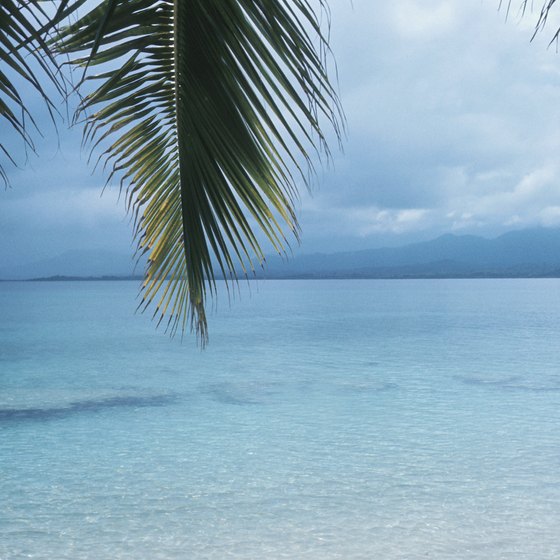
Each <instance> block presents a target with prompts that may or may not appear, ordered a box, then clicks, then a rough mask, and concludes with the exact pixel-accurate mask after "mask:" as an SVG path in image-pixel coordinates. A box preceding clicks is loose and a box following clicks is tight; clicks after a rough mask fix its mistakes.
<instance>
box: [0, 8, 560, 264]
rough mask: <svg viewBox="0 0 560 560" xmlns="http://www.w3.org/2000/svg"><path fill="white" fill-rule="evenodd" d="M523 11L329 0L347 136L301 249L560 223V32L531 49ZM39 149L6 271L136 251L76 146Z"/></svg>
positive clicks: (13, 213) (3, 225)
mask: <svg viewBox="0 0 560 560" xmlns="http://www.w3.org/2000/svg"><path fill="white" fill-rule="evenodd" d="M520 4H521V0H512V10H511V11H510V14H509V17H508V19H507V21H506V20H505V11H503V10H502V11H498V0H469V1H465V0H397V1H394V2H387V1H381V0H352V1H350V0H331V1H330V5H331V11H332V28H331V36H332V48H333V51H334V54H335V56H336V60H337V65H338V75H339V89H340V94H341V98H342V102H343V105H344V109H345V113H346V117H347V139H346V141H345V143H344V152H343V153H339V152H336V151H335V152H334V162H333V165H331V166H330V167H329V168H328V169H324V170H323V171H321V172H320V173H319V174H318V177H317V180H316V186H315V188H314V192H313V195H312V196H309V195H308V194H306V193H305V192H304V193H303V194H302V197H301V201H300V204H299V216H300V221H301V226H302V230H303V242H302V245H301V248H300V249H299V252H313V251H329V252H330V251H334V250H352V249H362V248H366V247H379V246H383V245H389V244H390V245H396V244H401V243H407V242H410V241H413V240H419V239H429V238H432V237H435V236H437V235H439V234H442V233H446V232H454V233H457V234H465V233H469V234H477V235H483V236H487V237H493V236H495V235H498V234H500V233H502V232H504V231H508V230H511V229H518V228H524V227H532V226H560V157H559V154H560V54H558V53H557V52H556V49H555V47H554V46H552V47H550V48H548V42H549V40H550V39H551V37H552V35H553V33H554V31H555V29H556V28H555V21H553V20H551V21H550V22H549V24H548V26H547V28H546V29H545V30H544V31H543V32H542V33H541V34H540V35H538V36H537V38H536V39H535V40H534V41H533V42H530V39H531V36H532V31H533V29H534V25H535V22H536V14H532V15H531V14H526V15H525V17H523V18H520V17H518V12H517V8H518V7H519V5H520ZM535 6H536V7H537V8H538V7H540V4H539V3H538V2H536V3H535ZM557 11H558V12H560V9H558V10H557ZM554 15H555V16H556V15H557V14H554ZM4 133H5V131H4ZM0 135H2V131H0ZM39 150H40V153H41V157H40V158H36V157H33V156H31V157H30V159H29V162H28V163H27V165H26V166H25V168H24V169H22V170H14V169H10V176H11V182H12V188H11V189H9V190H6V191H0V197H1V200H0V251H1V254H2V255H3V259H4V263H5V264H8V265H11V266H13V265H14V264H17V263H19V262H22V263H23V262H28V261H31V260H36V259H40V258H44V257H50V256H54V255H57V254H59V253H62V252H64V251H66V250H73V249H99V248H107V249H111V250H114V251H119V252H122V253H128V252H130V251H131V247H132V240H131V233H130V226H129V220H128V218H127V217H126V215H125V210H124V205H123V203H122V201H119V200H118V190H116V189H108V190H105V192H104V194H103V196H100V193H101V190H102V187H103V184H104V180H103V177H102V176H101V175H95V174H94V175H92V173H91V168H90V167H88V165H87V162H86V160H87V157H86V154H85V153H82V152H81V150H80V135H79V133H78V132H70V133H69V132H66V131H65V130H63V131H62V133H61V136H60V141H57V139H56V135H55V134H54V133H53V132H52V131H49V130H47V131H46V132H45V140H44V141H42V142H41V143H40V146H39Z"/></svg>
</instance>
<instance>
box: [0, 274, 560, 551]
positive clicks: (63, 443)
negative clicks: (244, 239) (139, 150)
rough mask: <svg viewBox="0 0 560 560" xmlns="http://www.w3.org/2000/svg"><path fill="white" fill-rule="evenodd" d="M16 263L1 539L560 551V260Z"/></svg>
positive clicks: (19, 546)
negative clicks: (153, 311) (201, 343)
mask: <svg viewBox="0 0 560 560" xmlns="http://www.w3.org/2000/svg"><path fill="white" fill-rule="evenodd" d="M136 291H137V285H136V283H135V282H76V283H73V282H60V283H56V282H50V283H0V559H2V560H12V559H23V558H33V559H49V560H65V559H72V560H81V559H91V560H94V559H95V560H105V559H107V560H120V559H127V560H144V559H145V560H155V559H165V560H168V559H188V560H199V559H205V560H206V559H211V560H214V559H215V560H222V559H243V560H248V559H251V560H261V559H281V558H289V559H306V560H307V559H308V560H331V559H344V560H355V559H364V560H369V559H375V560H377V559H381V560H397V559H398V560H405V559H406V560H420V559H427V558H429V559H436V560H440V559H442V560H443V559H446V560H447V559H449V560H451V559H453V560H467V559H473V560H474V559H476V560H479V559H484V560H486V559H492V560H500V559H501V560H517V559H527V560H553V559H554V560H557V559H558V558H560V532H559V528H560V343H559V342H560V281H559V280H410V281H404V280H403V281H398V280H393V281H379V280H371V281H368V280H364V281H361V280H354V281H350V280H349V281H329V280H323V281H265V282H259V283H255V282H252V283H250V284H249V285H248V286H247V285H245V284H242V285H241V295H240V296H238V295H235V294H234V295H235V297H234V298H233V301H232V302H231V303H230V302H229V301H228V297H227V295H226V294H225V293H224V294H222V295H221V296H220V298H219V300H218V304H217V310H216V312H214V313H212V314H211V318H210V345H209V347H208V348H207V349H206V350H205V351H201V350H200V349H198V348H197V347H196V344H195V342H194V339H193V338H191V337H186V338H185V339H184V340H183V342H181V341H180V339H177V338H176V339H173V340H172V339H170V338H169V337H168V336H167V335H166V334H165V333H164V332H163V331H162V330H158V331H156V330H155V328H154V324H153V323H151V322H150V319H149V317H148V316H146V315H139V314H135V313H134V310H135V307H136V299H135V297H136Z"/></svg>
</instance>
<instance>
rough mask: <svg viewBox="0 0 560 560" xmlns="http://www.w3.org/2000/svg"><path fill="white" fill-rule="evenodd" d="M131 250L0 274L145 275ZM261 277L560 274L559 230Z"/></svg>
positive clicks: (367, 256) (369, 253)
mask: <svg viewBox="0 0 560 560" xmlns="http://www.w3.org/2000/svg"><path fill="white" fill-rule="evenodd" d="M143 270H144V265H143V264H138V265H136V266H135V261H134V260H133V259H132V257H131V256H130V255H122V254H118V253H111V252H107V251H71V252H66V253H64V254H62V255H60V256H58V257H55V258H52V259H47V260H42V261H37V262H34V263H29V264H26V265H24V266H19V267H17V268H7V267H5V268H3V267H2V266H1V265H0V278H1V279H14V280H15V279H18V280H19V279H36V278H49V277H74V278H75V277H131V276H140V275H142V273H143ZM256 276H257V278H486V277H490V278H492V277H560V229H545V228H540V229H530V230H520V231H512V232H509V233H506V234H504V235H501V236H500V237H497V238H495V239H485V238H482V237H476V236H473V235H452V234H447V235H442V236H441V237H438V238H437V239H433V240H431V241H426V242H422V243H414V244H410V245H405V246H402V247H392V248H382V249H370V250H364V251H353V252H344V253H332V254H321V253H315V254H307V255H305V254H304V255H300V256H297V257H294V258H292V259H286V260H284V259H282V258H280V257H278V256H272V257H269V258H268V259H267V265H266V267H265V269H264V270H263V271H260V270H259V271H258V272H257V274H256Z"/></svg>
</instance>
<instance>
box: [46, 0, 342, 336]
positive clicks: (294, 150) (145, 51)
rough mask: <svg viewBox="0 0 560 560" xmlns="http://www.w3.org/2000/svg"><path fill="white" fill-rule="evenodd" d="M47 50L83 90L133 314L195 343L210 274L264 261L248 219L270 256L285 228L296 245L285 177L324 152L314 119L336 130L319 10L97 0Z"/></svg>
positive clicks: (233, 1)
mask: <svg viewBox="0 0 560 560" xmlns="http://www.w3.org/2000/svg"><path fill="white" fill-rule="evenodd" d="M321 6H322V4H321ZM56 48H57V50H58V51H59V52H60V53H63V54H65V55H69V56H70V57H71V58H72V63H73V64H74V65H78V66H82V67H83V68H84V69H85V68H87V69H88V76H87V79H86V80H85V84H84V86H87V84H89V83H93V84H94V89H93V91H91V92H90V93H88V94H87V95H86V96H85V97H84V99H83V101H82V103H81V105H80V107H79V109H78V114H79V115H83V116H84V117H85V122H86V132H85V139H86V140H87V141H90V142H91V143H92V145H93V147H94V148H95V147H100V148H99V149H100V155H99V158H98V159H99V161H101V162H103V164H104V165H105V166H108V173H109V180H111V179H115V178H118V179H119V180H120V184H121V187H123V186H124V187H125V188H126V190H127V202H128V205H129V208H130V209H131V210H132V212H133V215H134V217H135V223H136V235H137V239H138V244H139V250H140V251H142V252H147V253H148V255H149V260H148V262H149V264H148V268H147V271H146V279H145V282H144V284H143V301H142V307H147V306H150V305H154V306H155V312H154V315H155V316H156V317H157V318H158V319H159V321H161V320H162V319H163V318H164V317H166V318H167V321H168V327H169V328H171V330H172V331H173V332H174V331H175V330H176V329H177V328H180V329H184V328H185V327H186V326H188V325H190V327H191V328H195V329H196V331H197V332H198V334H199V335H200V337H201V339H202V341H203V342H205V340H206V338H207V322H206V315H205V302H206V299H207V295H208V292H210V293H213V292H214V290H215V269H217V270H219V271H220V272H221V274H222V275H223V277H224V278H226V279H233V278H235V274H236V271H237V269H238V268H239V267H240V269H241V270H242V271H243V272H244V273H245V274H248V273H249V272H250V271H252V270H254V266H255V264H254V263H255V262H258V263H262V262H263V260H264V255H263V251H262V249H261V246H260V243H259V240H258V237H257V233H256V232H255V230H254V228H255V225H256V227H257V228H258V229H260V230H261V231H262V232H264V234H265V236H266V238H267V239H268V240H269V241H270V242H271V243H272V245H273V247H274V248H275V249H276V250H277V251H279V252H281V251H283V250H284V247H285V245H286V241H287V240H286V237H285V235H284V233H283V225H284V226H286V227H287V229H288V230H289V231H291V232H292V233H293V234H294V235H295V236H296V238H297V236H298V225H297V220H296V216H295V214H294V209H293V201H294V197H295V196H296V192H297V191H296V178H295V177H294V176H293V175H292V172H291V170H292V169H294V170H300V167H299V164H298V161H301V160H302V158H303V161H304V162H307V164H310V163H311V159H310V153H309V150H310V149H313V146H322V147H326V142H325V135H324V133H323V130H322V128H321V122H330V123H331V124H332V125H334V128H335V131H336V133H337V134H338V133H339V121H340V117H341V112H340V109H339V105H338V101H337V97H336V94H335V91H334V90H333V88H332V86H331V84H330V83H329V80H328V78H327V74H326V70H325V66H326V63H325V57H324V53H325V52H327V44H326V40H325V37H324V36H323V34H322V32H321V28H320V25H319V21H318V17H317V15H316V14H315V13H314V11H313V10H312V8H311V6H310V4H309V3H308V2H307V1H306V0H175V1H171V0H126V1H124V0H105V1H104V2H102V3H101V4H100V5H99V6H98V7H97V8H95V9H94V10H92V11H91V12H90V13H88V14H87V15H85V16H83V17H82V18H81V19H79V20H78V21H77V22H76V23H75V24H73V25H70V26H68V27H66V28H64V29H63V30H62V31H61V33H60V37H59V38H58V40H57V43H56ZM93 70H96V71H97V73H96V74H92V71H93ZM296 173H297V174H298V177H300V178H301V180H302V181H303V182H305V178H306V168H305V167H304V168H302V169H301V172H300V171H296Z"/></svg>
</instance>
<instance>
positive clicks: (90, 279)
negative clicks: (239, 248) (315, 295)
mask: <svg viewBox="0 0 560 560" xmlns="http://www.w3.org/2000/svg"><path fill="white" fill-rule="evenodd" d="M547 278H560V272H554V273H550V274H534V275H530V274H504V273H498V272H497V273H495V274H491V273H478V274H477V273H473V274H462V275H459V274H411V275H405V274H403V275H360V274H294V275H284V276H281V275H278V276H277V275H272V276H262V275H259V276H253V277H242V276H240V277H239V278H238V280H239V281H244V280H507V279H509V280H512V279H518V280H531V279H547ZM143 279H144V277H143V276H112V275H107V276H63V275H57V276H46V277H39V278H15V279H14V278H0V282H124V281H132V280H134V281H142V280H143ZM216 280H221V281H223V280H224V278H223V277H217V278H216Z"/></svg>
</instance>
